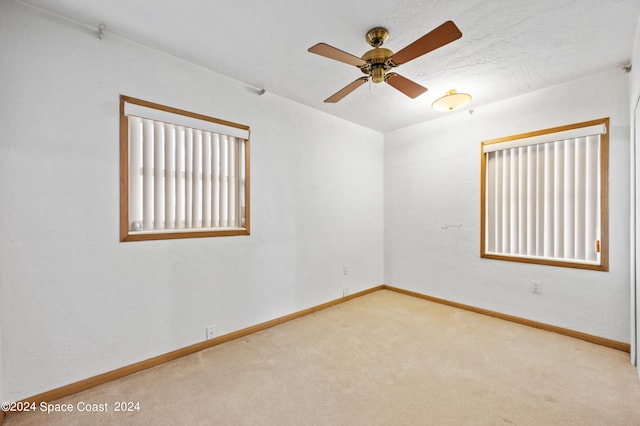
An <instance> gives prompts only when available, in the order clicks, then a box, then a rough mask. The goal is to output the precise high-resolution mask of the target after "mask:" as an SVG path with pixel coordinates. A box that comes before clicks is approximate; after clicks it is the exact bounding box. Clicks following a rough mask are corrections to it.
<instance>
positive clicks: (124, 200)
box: [120, 95, 251, 242]
mask: <svg viewBox="0 0 640 426" xmlns="http://www.w3.org/2000/svg"><path fill="white" fill-rule="evenodd" d="M127 103H129V104H135V105H140V106H142V107H146V108H151V109H155V110H159V111H164V112H168V113H171V114H177V115H181V116H184V117H189V118H192V119H196V120H202V121H207V122H210V123H214V124H215V125H221V126H227V127H231V128H235V129H240V130H242V131H246V132H247V135H249V134H250V127H249V126H246V125H244V124H238V123H234V122H231V121H226V120H221V119H218V118H214V117H209V116H206V115H202V114H198V113H194V112H191V111H186V110H182V109H178V108H173V107H169V106H166V105H161V104H157V103H154V102H149V101H145V100H141V99H136V98H133V97H130V96H125V95H120V241H121V242H127V241H150V240H168V239H181V238H205V237H226V236H237V235H250V218H251V214H250V213H251V209H250V192H251V191H250V189H251V185H250V158H251V156H250V137H249V136H247V138H246V139H244V140H245V143H244V146H245V148H244V154H245V155H244V168H245V169H244V170H245V183H244V204H245V214H244V226H242V227H241V228H228V229H227V228H216V229H211V228H202V229H197V228H196V229H188V230H181V229H175V230H162V231H160V232H145V233H131V232H130V231H129V226H130V220H129V119H128V116H127V115H126V112H125V105H126V104H127Z"/></svg>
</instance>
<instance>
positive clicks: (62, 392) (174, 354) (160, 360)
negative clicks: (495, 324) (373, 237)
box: [0, 285, 631, 425]
mask: <svg viewBox="0 0 640 426" xmlns="http://www.w3.org/2000/svg"><path fill="white" fill-rule="evenodd" d="M379 290H390V291H394V292H397V293H401V294H405V295H408V296H413V297H417V298H420V299H424V300H428V301H430V302H436V303H440V304H443V305H448V306H452V307H454V308H459V309H464V310H467V311H471V312H475V313H478V314H483V315H488V316H492V317H495V318H499V319H502V320H505V321H511V322H514V323H518V324H522V325H526V326H529V327H535V328H539V329H542V330H546V331H551V332H554V333H558V334H562V335H565V336H569V337H573V338H576V339H581V340H585V341H587V342H591V343H595V344H598V345H602V346H606V347H609V348H613V349H617V350H619V351H624V352H630V351H631V346H630V345H629V344H627V343H622V342H618V341H615V340H610V339H605V338H603V337H598V336H593V335H590V334H586V333H581V332H579V331H574V330H569V329H566V328H562V327H556V326H553V325H549V324H544V323H541V322H537V321H531V320H528V319H524V318H520V317H516V316H513V315H507V314H502V313H499V312H494V311H490V310H488V309H482V308H477V307H475V306H470V305H465V304H462V303H457V302H452V301H450V300H445V299H439V298H437V297H432V296H427V295H425V294H421V293H417V292H414V291H410V290H403V289H400V288H397V287H392V286H389V285H380V286H377V287H373V288H370V289H368V290H364V291H360V292H358V293H354V294H351V295H349V296H345V297H342V298H339V299H335V300H331V301H329V302H326V303H323V304H321V305H317V306H313V307H311V308H307V309H303V310H301V311H298V312H294V313H292V314H289V315H285V316H282V317H279V318H275V319H272V320H269V321H266V322H263V323H260V324H256V325H253V326H251V327H247V328H243V329H242V330H238V331H234V332H232V333H229V334H225V335H222V336H218V337H216V338H214V339H211V340H205V341H204V342H200V343H196V344H194V345H190V346H187V347H184V348H181V349H177V350H175V351H171V352H168V353H166V354H163V355H159V356H156V357H153V358H149V359H146V360H144V361H140V362H137V363H134V364H130V365H127V366H125V367H121V368H118V369H115V370H112V371H108V372H106V373H103V374H99V375H97V376H93V377H90V378H88V379H84V380H80V381H78V382H75V383H71V384H68V385H65V386H61V387H59V388H56V389H52V390H50V391H47V392H43V393H40V394H38V395H34V396H32V397H29V398H25V399H23V400H22V402H35V403H36V404H39V403H41V402H50V401H55V400H58V399H61V398H64V397H67V396H70V395H74V394H76V393H78V392H82V391H84V390H87V389H91V388H93V387H96V386H99V385H102V384H104V383H108V382H111V381H113V380H117V379H120V378H123V377H126V376H129V375H131V374H134V373H137V372H140V371H143V370H147V369H149V368H152V367H156V366H158V365H161V364H164V363H167V362H169V361H173V360H175V359H178V358H182V357H184V356H187V355H191V354H193V353H196V352H199V351H201V350H204V349H207V348H211V347H213V346H217V345H220V344H222V343H225V342H229V341H231V340H235V339H239V338H241V337H245V336H248V335H250V334H253V333H257V332H258V331H262V330H266V329H268V328H271V327H275V326H277V325H280V324H284V323H286V322H289V321H292V320H294V319H297V318H300V317H303V316H305V315H309V314H312V313H314V312H318V311H321V310H323V309H326V308H329V307H331V306H335V305H338V304H340V303H343V302H346V301H348V300H351V299H355V298H357V297H361V296H364V295H367V294H370V293H374V292H376V291H379ZM10 414H11V413H5V412H4V411H1V410H0V425H2V423H3V421H4V418H5V415H10Z"/></svg>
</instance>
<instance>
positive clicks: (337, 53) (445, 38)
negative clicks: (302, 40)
mask: <svg viewBox="0 0 640 426" xmlns="http://www.w3.org/2000/svg"><path fill="white" fill-rule="evenodd" d="M460 37H462V32H460V30H459V29H458V27H457V26H456V24H454V23H453V22H452V21H447V22H445V23H444V24H442V25H440V26H439V27H437V28H436V29H434V30H433V31H431V32H429V33H427V34H425V35H423V36H422V37H420V38H419V39H417V40H416V41H414V42H413V43H411V44H410V45H408V46H406V47H405V48H404V49H401V50H400V51H399V52H397V53H393V52H392V51H391V50H389V49H386V48H383V47H381V46H382V44H383V43H384V42H385V41H387V38H389V31H387V29H386V28H382V27H376V28H373V29H371V30H369V32H368V33H367V35H366V38H367V42H368V43H369V44H370V45H371V47H373V49H371V50H369V51H368V52H366V53H365V54H364V55H362V57H361V58H358V57H357V56H354V55H352V54H350V53H347V52H344V51H342V50H340V49H337V48H335V47H333V46H329V45H328V44H326V43H318V44H316V45H315V46H312V47H310V48H309V49H308V50H309V52H311V53H315V54H317V55H320V56H324V57H326V58H329V59H334V60H336V61H339V62H344V63H345V64H349V65H355V66H356V67H358V68H360V70H361V71H362V72H363V73H365V74H366V76H364V77H360V78H358V79H357V80H355V81H353V82H352V83H349V84H348V85H346V86H345V87H344V88H342V89H340V90H338V91H337V92H336V93H334V94H333V95H331V96H329V97H328V98H327V99H325V100H324V101H325V102H327V103H335V102H338V101H339V100H340V99H342V98H344V97H345V96H347V95H348V94H349V93H351V92H353V91H354V90H356V89H357V88H358V87H360V86H362V85H363V84H364V83H366V82H367V81H369V79H371V80H372V81H373V82H374V83H381V82H383V81H384V82H386V83H387V84H389V85H390V86H392V87H394V88H396V89H397V90H399V91H400V92H402V93H404V94H405V95H407V96H409V97H410V98H412V99H413V98H417V97H418V96H420V95H421V94H423V93H424V92H426V91H427V88H426V87H423V86H421V85H419V84H418V83H416V82H414V81H411V80H409V79H408V78H406V77H403V76H401V75H400V74H398V73H395V72H387V71H389V70H390V69H391V68H395V67H397V66H399V65H402V64H405V63H407V62H409V61H411V60H413V59H415V58H417V57H419V56H422V55H424V54H426V53H429V52H431V51H432V50H436V49H438V48H439V47H442V46H444V45H445V44H449V43H451V42H452V41H455V40H457V39H459V38H460Z"/></svg>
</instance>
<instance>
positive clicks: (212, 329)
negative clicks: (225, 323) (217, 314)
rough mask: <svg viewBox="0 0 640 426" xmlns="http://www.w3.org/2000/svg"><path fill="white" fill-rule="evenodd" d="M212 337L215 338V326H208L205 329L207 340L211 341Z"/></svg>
mask: <svg viewBox="0 0 640 426" xmlns="http://www.w3.org/2000/svg"><path fill="white" fill-rule="evenodd" d="M214 337H216V326H215V325H210V326H209V327H207V340H209V339H213V338H214Z"/></svg>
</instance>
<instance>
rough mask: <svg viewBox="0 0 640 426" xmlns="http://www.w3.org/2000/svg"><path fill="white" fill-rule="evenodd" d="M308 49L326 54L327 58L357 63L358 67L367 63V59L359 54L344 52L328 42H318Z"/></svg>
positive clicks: (318, 53) (322, 54) (321, 54)
mask: <svg viewBox="0 0 640 426" xmlns="http://www.w3.org/2000/svg"><path fill="white" fill-rule="evenodd" d="M307 50H308V51H309V52H311V53H315V54H317V55H320V56H324V57H325V58H329V59H333V60H336V61H340V62H344V63H345V64H349V65H355V66H356V67H361V66H363V65H366V64H367V62H366V61H364V60H362V59H360V58H358V57H357V56H354V55H352V54H351V53H347V52H344V51H342V50H340V49H337V48H335V47H333V46H329V45H328V44H326V43H318V44H316V45H315V46H311V47H310V48H309V49H307Z"/></svg>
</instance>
